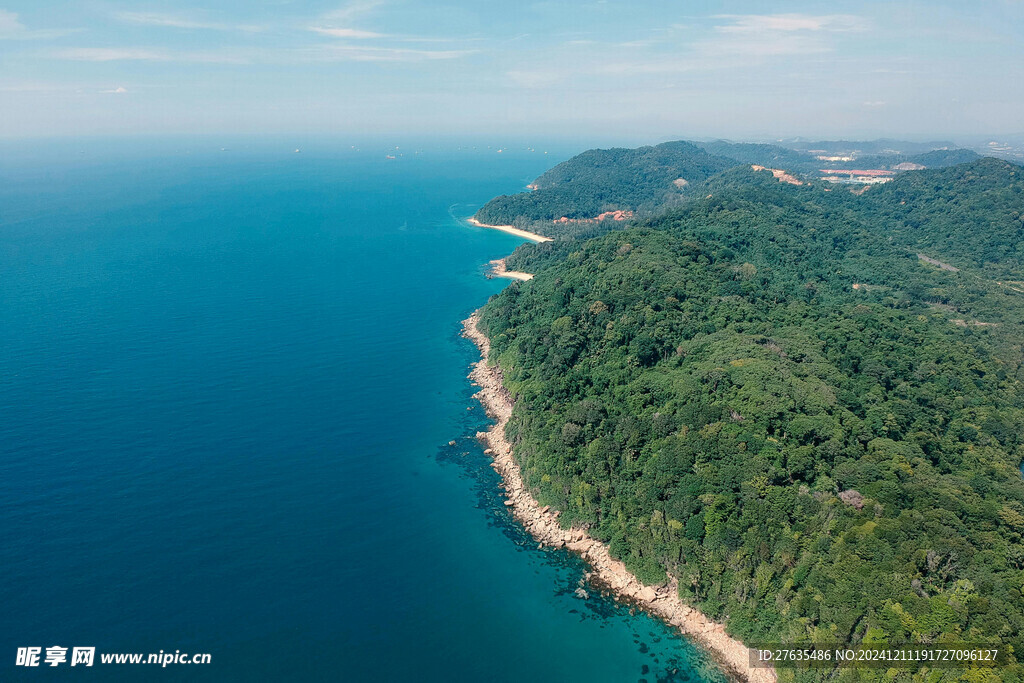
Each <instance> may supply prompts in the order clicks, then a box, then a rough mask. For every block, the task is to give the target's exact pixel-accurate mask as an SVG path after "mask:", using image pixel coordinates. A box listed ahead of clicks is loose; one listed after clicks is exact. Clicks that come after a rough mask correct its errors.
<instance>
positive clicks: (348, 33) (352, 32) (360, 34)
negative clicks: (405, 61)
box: [309, 26, 385, 39]
mask: <svg viewBox="0 0 1024 683" xmlns="http://www.w3.org/2000/svg"><path fill="white" fill-rule="evenodd" d="M309 30H310V31H313V32H314V33H319V34H321V35H325V36H332V37H334V38H354V39H364V38H384V37H385V35H384V34H383V33H375V32H373V31H360V30H359V29H356V28H327V27H324V26H311V27H310V28H309Z"/></svg>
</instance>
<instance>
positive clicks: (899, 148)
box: [778, 138, 956, 155]
mask: <svg viewBox="0 0 1024 683" xmlns="http://www.w3.org/2000/svg"><path fill="white" fill-rule="evenodd" d="M778 144H779V145H780V146H782V147H787V148H789V149H794V150H799V151H804V152H810V151H811V150H814V151H823V152H826V153H829V154H847V153H857V154H860V155H868V154H885V155H889V154H904V155H909V154H921V153H923V152H930V151H932V150H934V149H951V148H955V147H956V145H955V144H954V143H952V142H947V141H934V142H910V141H908V140H892V139H888V138H882V139H879V140H816V141H808V140H800V139H796V140H782V141H780V142H779V143H778Z"/></svg>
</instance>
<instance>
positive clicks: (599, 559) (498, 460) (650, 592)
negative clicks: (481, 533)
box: [463, 311, 777, 683]
mask: <svg viewBox="0 0 1024 683" xmlns="http://www.w3.org/2000/svg"><path fill="white" fill-rule="evenodd" d="M479 320H480V318H479V311H476V312H474V313H473V314H472V315H471V316H470V317H469V318H467V319H466V320H464V321H463V336H465V337H467V338H468V339H470V340H471V341H472V342H473V343H475V344H476V346H477V348H478V349H479V350H480V360H479V361H478V362H476V363H474V364H473V370H472V372H471V373H470V375H469V377H470V379H472V380H473V381H474V383H475V384H477V385H479V387H480V391H479V392H477V393H476V395H475V398H477V399H478V400H479V401H480V403H481V404H482V405H483V406H484V408H485V410H486V411H487V414H488V415H489V416H490V417H492V418H494V420H495V423H494V424H493V425H492V426H491V427H490V428H489V429H488V430H487V431H486V432H478V433H477V438H479V439H480V440H481V441H483V442H484V443H486V444H487V449H486V450H485V451H484V453H485V454H487V455H489V456H490V457H491V458H492V459H493V461H494V462H493V463H492V465H491V466H492V467H493V468H494V469H495V470H497V472H498V473H499V474H500V475H501V478H502V482H503V484H502V485H503V487H504V489H505V491H506V495H507V497H508V500H506V501H505V505H506V506H507V507H509V508H511V511H512V513H513V515H514V516H515V517H516V519H518V520H519V521H520V522H521V523H522V524H523V526H524V527H526V530H527V531H529V532H530V534H531V535H533V537H534V538H535V539H537V540H538V541H539V542H541V543H543V544H545V545H550V546H553V547H555V548H568V549H569V550H572V551H573V552H575V553H577V554H579V555H580V556H582V557H583V559H584V560H585V561H586V562H587V563H588V564H589V565H590V567H591V569H592V573H591V575H590V577H589V579H590V580H591V581H595V579H596V580H597V582H598V583H600V584H603V585H604V586H606V587H608V588H609V589H611V590H612V591H613V592H615V593H616V594H617V595H618V596H621V597H622V598H625V599H628V600H629V601H631V602H633V603H635V604H637V605H638V606H639V607H641V608H642V609H643V610H644V611H646V612H648V613H649V614H652V615H655V616H657V617H659V618H661V619H663V620H664V621H666V622H668V623H669V624H671V625H672V626H674V627H676V628H678V629H679V631H680V632H682V633H683V634H684V635H686V636H688V637H690V638H692V639H693V640H695V641H696V642H697V643H699V644H700V645H702V646H703V647H704V648H705V649H707V650H708V651H709V652H710V653H711V655H712V657H713V658H714V659H715V661H716V662H717V663H718V664H719V665H721V666H722V668H723V669H725V672H726V673H727V674H728V675H731V676H733V677H734V678H737V679H739V680H744V681H749V682H750V683H774V682H775V681H777V677H776V675H775V671H774V670H773V669H762V668H755V667H752V666H751V665H750V651H749V649H748V648H747V647H746V646H745V645H744V644H743V643H741V642H740V641H738V640H736V639H735V638H732V637H730V636H729V635H728V634H726V632H725V627H724V626H723V625H722V624H719V623H717V622H714V621H712V620H711V619H709V618H708V617H706V616H704V615H703V614H702V613H701V612H699V611H697V610H695V609H693V608H692V607H690V606H689V605H687V604H685V603H684V602H683V601H682V600H681V599H680V598H679V593H678V590H677V586H676V584H675V583H674V582H672V583H670V584H668V585H663V586H658V587H653V586H644V585H643V583H641V582H640V580H639V579H637V578H636V576H634V575H633V574H632V573H631V572H630V571H629V570H628V569H626V566H625V564H623V563H622V562H621V561H619V560H616V559H614V558H613V557H612V556H611V554H610V552H609V551H608V546H606V545H605V544H604V543H602V542H601V541H598V540H597V539H594V538H592V537H591V536H590V535H588V534H587V532H586V531H585V530H584V529H578V528H571V529H562V528H561V526H560V525H559V524H558V516H559V514H560V512H559V511H557V510H551V509H550V506H547V505H545V506H543V507H541V506H540V504H539V503H538V502H537V500H536V499H535V498H534V497H533V495H532V494H531V493H530V491H529V490H528V489H527V487H526V484H525V482H524V481H523V476H522V471H521V470H520V469H519V465H518V463H516V461H515V458H514V457H513V455H512V444H511V443H509V441H508V440H507V439H506V438H505V425H506V424H507V423H508V420H509V418H510V417H511V416H512V406H513V400H512V395H511V394H510V393H509V391H508V390H507V389H506V388H505V387H504V385H503V384H502V374H501V369H500V368H499V367H497V366H490V365H488V357H489V355H490V349H491V342H490V339H488V338H487V336H486V335H485V334H483V333H482V332H481V331H480V330H479V328H478V327H477V323H478V322H479Z"/></svg>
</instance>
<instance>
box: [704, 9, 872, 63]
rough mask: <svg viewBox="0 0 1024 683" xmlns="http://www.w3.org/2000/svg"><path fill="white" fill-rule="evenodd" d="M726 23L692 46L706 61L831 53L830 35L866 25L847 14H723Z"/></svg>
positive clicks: (832, 38) (859, 29)
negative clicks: (706, 58)
mask: <svg viewBox="0 0 1024 683" xmlns="http://www.w3.org/2000/svg"><path fill="white" fill-rule="evenodd" d="M713 18H714V19H721V20H725V21H726V22H727V23H725V24H720V25H718V26H715V27H714V33H715V35H714V36H712V37H711V38H708V39H706V40H702V41H698V42H696V43H694V44H693V47H694V49H695V51H696V52H697V53H698V54H701V55H703V56H705V57H708V58H720V59H726V60H729V59H736V58H740V59H742V58H744V57H747V58H756V57H778V56H784V55H806V54H817V53H822V52H832V51H834V50H835V39H834V37H832V34H836V33H851V32H858V31H863V30H866V28H867V27H868V24H867V22H866V21H864V20H863V19H861V18H860V17H856V16H853V15H849V14H824V15H810V14H745V15H736V14H723V15H717V16H715V17H713Z"/></svg>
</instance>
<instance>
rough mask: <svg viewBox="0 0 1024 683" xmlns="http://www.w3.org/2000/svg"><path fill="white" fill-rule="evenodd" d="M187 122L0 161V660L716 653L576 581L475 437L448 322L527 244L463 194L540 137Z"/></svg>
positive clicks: (464, 665)
mask: <svg viewBox="0 0 1024 683" xmlns="http://www.w3.org/2000/svg"><path fill="white" fill-rule="evenodd" d="M185 147H186V146H185V145H182V144H179V145H177V146H176V145H175V144H172V143H167V144H166V145H165V146H163V147H154V148H150V149H142V148H140V149H135V148H134V147H133V146H132V145H131V143H124V144H120V145H114V146H112V147H111V149H109V150H106V151H104V149H103V148H102V146H94V148H91V149H88V150H85V151H82V152H80V151H79V149H78V148H77V147H75V146H73V145H71V144H67V145H65V146H60V145H57V146H49V147H45V149H41V150H39V151H36V150H34V149H33V148H32V147H31V146H21V147H19V148H17V149H15V150H14V151H13V152H11V151H10V150H8V152H7V153H5V154H4V156H3V159H2V161H0V572H2V574H0V577H2V581H0V605H2V611H0V658H2V659H3V665H2V666H0V678H2V679H5V680H10V679H12V678H21V677H24V678H25V679H27V680H41V679H42V678H52V677H53V676H55V675H59V674H60V673H63V672H66V671H68V667H67V665H63V666H62V667H58V669H57V670H50V669H47V670H46V671H43V670H41V669H40V670H25V669H16V668H15V667H14V662H15V653H16V649H17V647H23V646H43V647H47V646H51V645H62V646H66V647H72V646H96V647H97V651H98V652H143V653H148V652H157V651H158V650H164V651H174V650H176V649H177V650H181V651H183V652H190V653H192V652H209V653H211V654H212V659H213V663H212V664H211V665H209V666H205V667H204V666H188V667H186V666H177V667H173V666H172V667H169V668H168V669H166V670H160V669H159V668H157V667H152V666H150V667H146V666H136V667H131V666H127V665H126V666H122V667H119V668H118V667H114V666H111V665H107V666H102V665H99V664H97V665H96V666H94V667H93V669H92V670H85V671H83V670H82V669H81V667H76V669H75V670H74V672H73V673H72V674H68V673H65V674H64V675H65V676H68V677H69V680H71V679H74V680H97V679H101V678H102V679H103V680H109V679H112V678H115V679H125V680H140V679H143V680H145V679H150V678H153V679H157V680H183V679H188V680H217V681H228V680H231V681H233V680H238V681H251V680H431V681H432V680H445V681H447V680H467V681H478V680H488V681H567V680H591V681H639V680H647V681H651V682H653V681H656V680H707V679H708V678H712V679H715V678H717V677H718V676H717V674H714V673H713V671H712V672H711V673H709V670H710V669H709V665H708V664H707V661H706V659H705V658H704V657H703V656H701V655H698V654H697V653H696V652H695V650H693V649H692V648H691V647H690V646H689V645H688V644H687V643H686V642H685V641H683V640H682V639H681V638H679V637H677V636H675V635H673V634H672V633H671V632H670V631H669V630H668V629H667V628H665V627H664V626H662V625H661V624H659V623H658V622H656V621H654V620H652V619H650V618H648V617H646V616H643V615H631V614H630V613H629V612H628V611H627V610H625V609H623V608H621V607H619V606H617V605H616V604H614V603H613V602H610V601H608V600H604V599H601V598H592V599H590V600H580V599H579V598H577V597H575V596H574V595H573V591H574V590H575V589H576V587H577V585H578V582H579V580H580V579H581V577H582V573H583V571H584V566H583V565H582V563H581V562H580V561H579V560H578V559H576V558H574V557H573V556H571V555H569V554H568V553H565V552H563V551H551V550H538V549H537V546H536V544H535V543H533V542H531V541H530V539H529V538H528V537H527V536H526V535H525V534H524V533H523V532H522V530H521V529H520V528H519V527H518V526H517V525H516V524H515V523H514V522H513V521H512V520H511V519H510V518H509V515H508V513H507V511H506V510H505V508H504V506H503V505H502V500H501V498H500V496H499V491H498V489H497V483H498V480H497V477H496V475H495V474H494V473H493V471H492V470H491V469H490V468H489V467H488V460H487V458H486V456H484V455H483V453H482V452H481V450H480V448H479V447H478V445H477V444H476V442H475V440H474V439H473V437H472V435H473V434H474V433H475V432H476V431H477V430H479V429H482V428H484V426H485V425H486V417H485V416H484V415H483V414H482V410H481V409H480V407H479V406H478V405H477V404H476V403H475V402H474V401H473V400H472V391H473V389H472V387H471V386H470V384H469V382H468V380H467V379H466V373H467V372H468V368H469V365H470V363H471V362H472V361H473V360H474V359H475V355H476V352H475V348H474V347H472V345H471V344H470V343H469V342H467V341H466V340H464V339H462V338H460V337H459V335H458V331H459V321H460V320H462V319H463V318H464V317H465V316H466V315H467V314H469V313H470V312H471V311H472V310H473V309H474V308H476V307H478V306H480V305H481V304H483V303H484V302H485V301H486V300H487V297H488V296H489V295H491V294H493V293H495V292H496V291H498V290H499V289H500V288H501V287H503V286H506V282H505V281H500V280H488V279H486V278H485V277H484V276H483V273H484V264H486V262H487V261H488V260H490V259H493V258H497V257H500V256H503V255H505V254H507V253H509V252H510V251H511V250H512V249H513V248H514V247H515V246H516V245H517V244H518V243H519V240H518V239H516V238H514V237H511V236H508V235H504V234H501V233H498V232H495V231H489V230H482V229H475V228H471V227H467V226H466V225H463V224H461V223H460V222H459V221H457V220H456V219H455V218H453V216H465V215H469V214H470V213H472V211H473V210H475V208H476V207H477V206H478V205H480V204H481V203H483V202H484V201H486V200H487V199H489V198H490V197H491V196H493V195H496V194H499V193H507V192H514V191H518V190H519V189H520V188H521V187H522V185H524V184H525V183H526V182H527V181H529V180H530V179H532V178H533V177H535V176H536V175H538V174H539V173H540V172H541V171H543V170H544V169H545V168H546V167H547V166H549V165H551V164H552V163H553V161H554V160H555V159H554V157H553V156H547V157H545V156H541V155H539V154H536V153H534V154H529V153H525V152H522V153H515V152H513V153H506V154H502V155H498V154H495V153H494V152H493V150H490V151H488V150H478V151H470V150H463V151H456V150H455V149H452V150H450V151H445V150H444V149H441V148H436V149H430V150H425V151H424V152H423V153H422V154H419V155H412V154H406V156H403V157H400V158H398V159H395V160H387V159H385V158H384V154H383V152H371V151H359V152H357V151H354V150H352V149H349V148H347V147H344V146H339V147H337V148H335V149H324V150H322V151H320V152H317V151H315V150H313V151H307V150H304V151H303V153H301V154H293V153H291V149H289V148H287V146H285V145H279V146H277V147H275V146H274V145H270V144H266V145H263V146H261V147H259V148H246V147H245V146H242V147H241V148H238V149H236V148H231V149H228V150H226V151H220V149H219V147H216V146H211V145H210V144H196V145H192V148H190V149H188V150H186V149H185ZM467 408H471V410H467ZM450 440H455V441H456V442H457V445H456V446H455V447H450V446H448V442H449V441H450ZM699 672H700V673H699Z"/></svg>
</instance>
